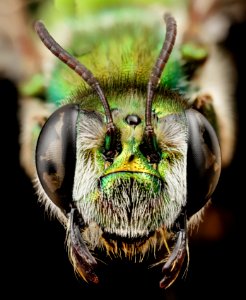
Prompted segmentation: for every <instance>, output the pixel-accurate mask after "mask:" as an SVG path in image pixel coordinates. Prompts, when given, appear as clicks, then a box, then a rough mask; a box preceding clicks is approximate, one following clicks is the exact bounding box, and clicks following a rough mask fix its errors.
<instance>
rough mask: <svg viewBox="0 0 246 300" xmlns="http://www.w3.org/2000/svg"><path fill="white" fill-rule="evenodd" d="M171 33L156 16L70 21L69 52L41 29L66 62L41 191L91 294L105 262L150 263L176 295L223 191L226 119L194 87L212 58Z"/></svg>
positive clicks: (42, 158)
mask: <svg viewBox="0 0 246 300" xmlns="http://www.w3.org/2000/svg"><path fill="white" fill-rule="evenodd" d="M164 13H166V12H165V11H163V12H162V15H163V14H164ZM95 20H97V22H96V23H95ZM164 21H165V26H164V25H163V24H162V22H163V20H162V17H161V15H159V14H157V13H156V9H155V10H150V9H149V8H148V9H146V8H139V7H138V8H136V7H131V8H129V7H127V8H125V7H121V8H120V9H119V8H118V9H117V8H111V9H110V10H109V9H108V10H105V11H104V12H103V13H102V12H100V15H99V14H98V15H96V13H95V15H94V17H93V18H92V17H89V18H87V20H86V21H83V20H80V21H78V20H75V21H74V22H72V21H71V24H72V26H73V35H72V36H70V40H69V41H68V42H69V43H68V46H67V47H66V49H67V50H65V49H64V48H63V47H62V46H60V45H59V44H58V43H57V42H56V41H55V40H54V39H53V38H52V36H51V35H50V33H49V32H48V31H47V29H46V27H45V25H44V23H42V22H41V21H37V22H36V23H35V30H36V32H37V34H38V36H39V37H40V39H41V40H42V42H43V43H44V44H45V46H46V47H47V48H48V49H49V50H50V51H51V52H52V53H53V54H54V55H55V56H56V57H58V60H57V62H56V65H55V67H54V68H53V69H52V72H51V75H52V76H51V77H50V78H49V84H48V86H47V93H46V96H47V99H48V100H49V101H50V103H51V104H52V105H53V106H52V107H53V108H52V109H51V110H52V111H53V113H52V114H51V115H50V116H48V120H47V121H46V122H45V124H44V125H42V129H41V132H40V134H39V132H38V134H39V137H38V141H37V144H36V171H37V179H36V186H37V190H38V192H39V195H40V199H41V200H42V201H43V202H44V203H45V205H46V206H47V207H48V208H49V209H51V211H52V212H53V213H54V214H55V215H56V217H57V218H58V219H59V220H60V221H61V222H62V223H63V224H64V226H65V228H66V230H67V241H68V249H69V255H70V257H71V261H72V263H73V265H74V267H75V269H76V271H77V272H78V273H79V274H80V275H81V276H82V278H84V279H85V280H86V281H88V282H94V283H97V282H99V281H100V278H99V277H98V275H97V272H96V269H97V265H98V264H99V263H100V261H101V260H103V259H107V257H110V259H123V260H132V261H135V262H136V263H141V262H143V261H144V260H145V259H146V257H148V261H149V265H150V266H151V265H160V264H162V265H163V267H162V274H163V276H162V278H160V286H161V287H164V288H167V287H169V286H170V285H171V284H172V283H173V282H174V281H175V279H176V278H177V276H178V274H179V272H180V270H181V268H182V265H183V263H184V262H185V261H186V262H187V257H188V255H187V254H188V234H187V231H188V227H189V226H190V224H192V223H196V222H198V219H199V211H201V209H202V208H203V207H204V206H205V205H206V203H207V202H208V200H209V199H210V198H211V196H212V194H213V192H214V190H215V188H216V185H217V183H218V180H219V176H220V171H221V150H220V142H219V138H218V135H219V131H218V124H217V123H216V122H217V120H216V114H215V112H214V110H213V106H212V105H211V103H210V101H206V99H207V98H209V97H208V96H207V95H206V96H207V98H206V97H205V96H204V97H199V88H200V86H199V82H197V83H196V82H195V83H194V81H192V78H193V75H194V74H195V72H196V70H197V69H199V67H200V66H201V65H202V64H203V63H204V62H205V61H206V59H207V58H208V50H207V48H206V47H205V46H203V45H199V43H197V44H196V43H188V42H186V41H185V39H184V40H183V41H181V42H180V40H179V41H177V42H178V44H177V46H176V36H177V33H178V32H179V26H178V27H177V24H176V19H175V16H173V15H171V14H169V13H166V14H165V17H164ZM59 60H60V61H59ZM69 68H70V69H69ZM194 94H196V98H195V99H194V97H192V96H191V95H194ZM201 96H203V95H201ZM204 99H205V100H204ZM209 100H210V98H209ZM201 103H202V104H201ZM204 103H205V105H204ZM199 105H200V106H199ZM58 106H59V108H58ZM197 108H200V112H199V111H198V109H197ZM201 112H202V113H201ZM37 130H38V129H37ZM197 215H198V217H197ZM194 216H196V217H194Z"/></svg>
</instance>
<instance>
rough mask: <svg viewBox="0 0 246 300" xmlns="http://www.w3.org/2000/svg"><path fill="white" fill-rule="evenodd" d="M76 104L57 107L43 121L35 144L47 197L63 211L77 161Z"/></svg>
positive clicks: (40, 176)
mask: <svg viewBox="0 0 246 300" xmlns="http://www.w3.org/2000/svg"><path fill="white" fill-rule="evenodd" d="M78 115H79V107H78V105H74V104H68V105H64V106H62V107H61V108H59V109H58V110H56V111H55V112H54V113H53V114H52V115H51V116H50V117H49V119H48V120H47V122H46V123H45V124H44V126H43V128H42V130H41V133H40V135H39V138H38V142H37V147H36V168H37V174H38V178H39V180H40V183H41V185H42V187H43V189H44V191H45V193H46V195H47V196H48V197H49V198H50V200H51V201H52V202H53V203H54V204H55V205H57V206H58V207H59V208H60V209H62V210H63V211H64V212H69V211H70V209H71V208H70V206H71V203H72V190H73V181H74V172H75V163H76V124H77V119H78Z"/></svg>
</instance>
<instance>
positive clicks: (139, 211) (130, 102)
mask: <svg viewBox="0 0 246 300" xmlns="http://www.w3.org/2000/svg"><path fill="white" fill-rule="evenodd" d="M144 100H145V99H144V97H143V96H142V95H138V94H130V95H124V96H121V95H119V96H118V97H117V101H118V103H117V102H116V100H115V99H112V104H111V106H112V107H114V106H115V107H117V108H114V109H113V111H112V115H113V119H114V124H115V126H116V128H117V138H116V150H115V153H114V155H113V157H110V159H109V158H108V157H107V153H106V152H105V135H106V128H105V125H104V124H105V122H104V121H103V116H102V115H101V114H100V113H98V112H88V111H83V110H82V111H81V113H80V114H79V117H78V122H77V140H76V153H77V154H76V168H75V176H74V187H73V202H74V204H75V206H76V207H77V208H78V210H79V212H80V213H81V215H82V216H83V218H84V221H85V223H86V225H87V227H88V228H87V230H86V232H85V233H84V237H85V239H86V240H87V242H88V243H89V244H90V245H91V246H92V247H93V246H94V247H95V246H98V245H100V246H106V247H107V248H108V247H109V244H108V240H114V241H115V243H117V240H120V239H121V238H124V239H125V240H126V241H128V243H129V244H131V243H132V242H131V240H134V241H137V240H139V241H142V242H146V243H148V239H149V238H150V237H151V238H152V239H153V236H154V235H155V233H156V231H160V232H164V231H165V230H166V229H170V228H171V226H172V225H173V223H174V221H175V220H176V218H177V216H178V215H179V213H180V211H181V209H182V207H183V206H184V205H185V202H186V157H187V123H186V119H185V115H184V112H183V108H182V104H181V102H179V101H178V100H177V99H170V98H167V99H162V98H161V97H159V98H158V99H157V101H156V103H155V104H154V105H153V111H154V114H153V122H154V124H155V125H154V129H155V133H156V141H157V145H158V150H157V151H158V152H159V154H160V160H159V162H158V163H155V162H154V163H152V162H151V158H150V156H149V155H148V149H147V148H148V145H146V144H145V140H144V127H145V124H144V123H145V122H144V116H145V115H144V112H145V106H144ZM114 101H115V105H114ZM95 236H96V237H97V239H96V240H95ZM164 238H165V237H163V239H164ZM152 243H153V241H152ZM156 243H157V240H156ZM153 247H156V245H154V244H153ZM129 248H131V247H129ZM116 249H118V247H116V246H115V247H113V248H112V249H110V251H112V252H114V254H117V253H115V251H117V250H116ZM134 251H136V250H134ZM128 254H129V253H127V255H128Z"/></svg>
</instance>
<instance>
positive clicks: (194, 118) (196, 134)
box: [186, 109, 221, 215]
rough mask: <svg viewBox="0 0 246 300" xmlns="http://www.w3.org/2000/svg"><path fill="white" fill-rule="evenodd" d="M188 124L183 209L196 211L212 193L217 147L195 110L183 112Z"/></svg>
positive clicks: (218, 167) (216, 174)
mask: <svg viewBox="0 0 246 300" xmlns="http://www.w3.org/2000/svg"><path fill="white" fill-rule="evenodd" d="M186 117H187V122H188V130H189V140H188V159H187V180H188V181H187V192H188V200H187V208H188V213H189V214H190V215H192V214H194V213H195V212H197V211H198V210H199V209H200V208H202V207H203V206H204V204H205V203H206V202H207V200H209V198H210V197H211V195H212V194H213V192H214V190H215V188H216V186H217V184H218V181H219V177H220V172H221V152H220V145H219V141H218V138H217V135H216V133H215V130H214V129H213V127H212V125H211V124H210V123H209V122H208V120H207V119H206V118H205V117H204V116H203V115H202V114H201V113H199V112H198V111H196V110H193V109H190V110H187V111H186Z"/></svg>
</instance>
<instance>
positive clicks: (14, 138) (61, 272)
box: [0, 23, 246, 299]
mask: <svg viewBox="0 0 246 300" xmlns="http://www.w3.org/2000/svg"><path fill="white" fill-rule="evenodd" d="M245 36H246V23H238V24H234V25H233V26H232V28H231V30H230V34H229V36H228V39H227V41H226V44H225V45H226V47H227V48H228V49H229V51H231V53H232V55H233V57H234V58H235V62H236V67H237V71H238V77H239V81H238V85H237V91H236V101H237V104H236V105H237V111H238V126H239V132H238V136H237V148H236V153H235V156H234V159H233V161H232V164H231V165H230V167H228V168H227V169H226V170H224V172H223V173H222V176H221V179H220V181H219V185H218V188H217V190H216V192H215V195H214V205H215V206H216V207H218V208H219V209H222V210H223V211H225V212H228V214H229V215H230V222H229V225H228V226H227V229H226V233H225V235H224V236H223V237H222V238H220V239H218V240H212V241H208V240H201V241H197V240H196V241H194V242H192V243H191V245H190V253H191V254H190V267H189V271H188V274H187V276H186V279H184V280H179V281H178V282H177V284H176V285H174V287H172V288H171V289H170V290H169V291H168V293H167V295H168V299H191V298H193V299H230V298H232V299H237V297H238V298H239V295H241V296H240V299H242V298H244V293H243V278H244V277H245V275H244V272H245V268H244V260H245V250H244V249H245V247H244V242H245V241H244V236H245V233H244V231H243V228H244V219H245V216H244V202H245V190H244V187H245V175H244V173H245V156H244V153H243V150H244V149H243V141H244V137H245V133H244V130H245V125H244V124H245V117H244V101H245V99H246V95H245V83H246V80H245V78H246V76H245V53H246V46H245V43H244V42H243V40H244V39H245ZM0 91H1V98H2V99H1V112H2V113H1V153H2V155H1V158H2V164H1V165H2V167H1V171H2V172H1V174H2V179H1V182H2V188H1V203H2V209H1V220H2V226H1V233H2V234H1V249H2V255H1V260H2V264H1V265H2V268H1V270H2V272H1V273H2V275H3V278H4V288H5V289H6V292H7V297H6V299H9V298H12V296H13V295H17V297H16V298H19V297H24V298H27V297H29V298H33V299H36V298H37V297H38V296H40V297H41V296H46V297H47V299H49V298H51V297H52V296H54V297H55V298H58V297H61V298H62V299H63V298H65V297H69V299H73V298H80V299H87V298H89V297H90V298H92V299H93V298H94V297H95V298H96V297H103V298H104V297H106V296H107V298H108V299H109V298H110V299H115V298H118V297H119V296H127V297H128V298H129V299H131V298H134V297H137V298H138V297H142V296H146V298H147V294H146V293H147V292H148V291H149V292H150V293H152V294H151V297H153V299H159V298H160V299H162V296H161V295H160V294H159V291H157V290H152V289H150V286H151V284H152V282H149V287H148V280H149V279H146V278H144V277H143V276H142V275H143V274H142V271H139V270H137V271H134V272H129V273H128V272H126V270H118V271H116V273H115V274H114V284H113V286H111V287H110V289H107V290H105V289H104V290H102V289H98V288H89V287H88V286H87V285H86V284H84V283H83V282H81V281H80V280H78V279H77V278H76V276H75V274H74V271H73V268H72V266H71V264H70V262H69V260H68V257H67V253H66V249H65V231H64V229H63V227H62V226H61V225H60V224H59V223H58V222H57V221H54V220H50V219H49V217H48V216H47V215H46V214H45V212H44V209H43V208H42V207H40V205H39V204H38V203H37V197H36V195H35V191H34V189H33V187H32V183H31V182H30V180H29V179H28V178H27V176H26V175H25V173H24V171H23V170H22V169H21V168H20V166H19V153H18V152H19V143H18V138H19V123H18V117H17V112H18V103H17V99H18V95H17V92H16V90H15V87H14V85H13V84H12V83H11V82H10V81H9V80H8V79H6V78H2V79H1V81H0ZM225 226H226V224H225ZM5 282H6V283H5ZM129 286H130V287H131V288H133V289H132V290H130V288H129ZM116 287H117V289H116ZM159 296H160V297H159ZM158 297H159V298H158ZM163 297H164V296H163ZM24 298H23V299H24ZM148 298H149V297H148Z"/></svg>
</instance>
